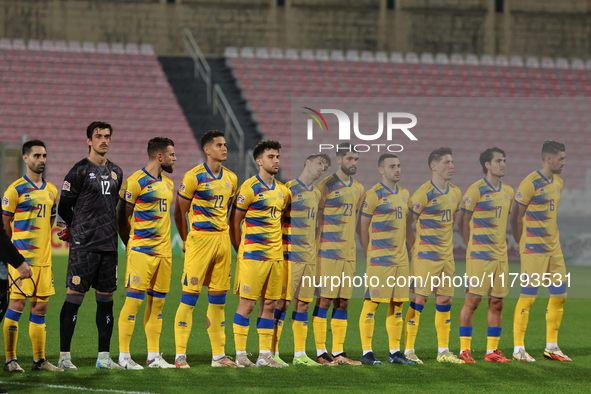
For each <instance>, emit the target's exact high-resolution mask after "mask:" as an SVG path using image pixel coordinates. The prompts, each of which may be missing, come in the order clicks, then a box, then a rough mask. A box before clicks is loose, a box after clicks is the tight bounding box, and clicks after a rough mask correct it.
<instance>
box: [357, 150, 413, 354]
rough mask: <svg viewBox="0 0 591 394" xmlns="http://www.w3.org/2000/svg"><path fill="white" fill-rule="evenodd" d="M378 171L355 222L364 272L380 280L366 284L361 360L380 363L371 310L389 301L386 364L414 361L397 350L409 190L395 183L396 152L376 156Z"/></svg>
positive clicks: (405, 271) (397, 170) (405, 268)
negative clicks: (379, 178) (374, 345)
mask: <svg viewBox="0 0 591 394" xmlns="http://www.w3.org/2000/svg"><path fill="white" fill-rule="evenodd" d="M378 171H379V173H380V175H382V181H381V182H379V183H378V184H377V185H375V186H374V187H372V188H371V189H369V190H368V191H367V193H366V194H365V197H364V200H363V205H362V209H361V216H359V222H358V224H357V235H358V236H359V242H360V243H361V246H362V247H363V249H364V250H365V251H366V252H367V271H366V276H367V277H369V278H372V277H376V278H378V279H379V282H378V283H376V282H370V283H369V286H368V287H367V290H366V293H365V296H364V301H363V309H362V311H361V316H360V317H359V333H360V335H361V345H362V346H363V357H362V358H361V363H362V364H366V365H382V364H383V363H382V362H381V361H379V360H377V359H376V358H375V356H374V353H373V350H372V337H373V332H374V325H375V320H374V317H375V313H376V311H377V310H378V307H379V306H380V303H385V304H387V305H388V315H387V317H386V330H387V332H388V339H389V345H390V356H389V357H388V362H389V363H396V364H416V362H415V361H411V360H409V359H407V358H406V357H405V356H404V354H402V353H401V352H400V338H401V337H402V328H403V325H404V322H403V320H402V303H403V302H404V301H408V283H407V278H408V271H409V270H408V254H407V251H406V218H407V216H408V200H409V199H410V194H409V192H408V190H406V189H405V188H403V187H402V186H399V185H398V182H399V181H400V176H401V166H400V160H399V159H398V156H396V155H395V154H392V153H384V154H383V155H381V156H380V158H379V159H378ZM398 278H400V279H398ZM393 279H394V280H396V281H394V280H393ZM402 279H403V280H404V282H403V281H402ZM388 281H390V282H388Z"/></svg>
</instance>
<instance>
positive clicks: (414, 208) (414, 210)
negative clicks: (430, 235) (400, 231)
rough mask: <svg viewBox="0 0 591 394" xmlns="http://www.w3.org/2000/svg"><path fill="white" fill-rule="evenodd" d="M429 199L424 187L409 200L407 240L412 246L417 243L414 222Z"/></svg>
mask: <svg viewBox="0 0 591 394" xmlns="http://www.w3.org/2000/svg"><path fill="white" fill-rule="evenodd" d="M428 202H429V200H428V199H427V194H426V193H425V192H424V191H423V188H420V189H419V190H417V191H416V192H415V193H414V194H413V195H412V197H411V198H410V199H409V200H408V216H407V217H406V242H408V244H409V246H410V247H411V248H412V247H413V246H414V244H415V240H416V237H415V231H414V230H413V229H412V224H413V223H414V222H416V221H417V220H419V217H420V216H421V213H422V212H423V209H425V205H427V203H428Z"/></svg>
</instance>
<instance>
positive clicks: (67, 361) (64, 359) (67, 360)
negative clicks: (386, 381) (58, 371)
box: [57, 354, 78, 371]
mask: <svg viewBox="0 0 591 394" xmlns="http://www.w3.org/2000/svg"><path fill="white" fill-rule="evenodd" d="M57 367H58V368H63V369H64V371H76V370H78V368H77V367H76V366H75V365H74V364H73V363H72V357H71V356H70V355H69V354H67V355H65V356H61V355H60V358H59V360H57Z"/></svg>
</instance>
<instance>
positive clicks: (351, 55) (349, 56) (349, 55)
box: [345, 50, 359, 62]
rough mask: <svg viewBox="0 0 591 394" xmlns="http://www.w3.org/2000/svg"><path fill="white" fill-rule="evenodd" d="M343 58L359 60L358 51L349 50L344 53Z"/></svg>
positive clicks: (352, 60) (350, 60) (351, 60)
mask: <svg viewBox="0 0 591 394" xmlns="http://www.w3.org/2000/svg"><path fill="white" fill-rule="evenodd" d="M345 60H347V61H349V62H358V61H359V51H354V50H349V51H347V53H346V55H345Z"/></svg>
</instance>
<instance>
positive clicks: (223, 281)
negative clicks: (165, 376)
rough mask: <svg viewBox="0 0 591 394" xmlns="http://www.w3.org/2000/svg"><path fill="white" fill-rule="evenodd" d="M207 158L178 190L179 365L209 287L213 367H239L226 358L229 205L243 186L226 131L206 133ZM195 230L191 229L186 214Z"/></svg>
mask: <svg viewBox="0 0 591 394" xmlns="http://www.w3.org/2000/svg"><path fill="white" fill-rule="evenodd" d="M201 148H202V149H203V151H204V152H205V155H206V156H207V161H206V162H205V163H203V164H200V165H198V166H197V167H195V168H193V169H192V170H190V171H188V172H187V173H186V174H185V177H184V179H183V183H182V184H181V187H180V189H179V191H178V197H177V199H176V201H177V202H176V206H175V211H174V212H175V223H176V226H177V229H178V230H179V234H180V236H181V239H182V240H183V242H184V245H185V265H184V272H183V276H182V286H183V295H182V298H181V303H180V305H179V307H178V309H177V312H176V317H175V322H174V327H175V328H174V330H175V331H174V332H175V342H176V353H177V354H176V360H175V364H176V366H177V368H189V364H188V363H187V355H186V352H187V342H188V341H189V335H190V334H191V327H192V325H193V308H194V307H195V304H196V303H197V298H198V297H199V294H200V293H201V289H202V287H203V286H207V288H208V291H207V293H208V301H209V306H208V308H207V332H208V333H209V341H210V343H211V350H212V354H213V358H212V361H211V366H212V367H233V368H235V367H236V364H235V363H234V362H233V361H232V360H230V358H229V357H226V354H225V345H226V333H225V327H226V315H225V311H224V309H225V306H226V292H227V291H228V289H229V288H230V269H231V265H232V249H231V247H232V246H231V243H230V235H229V230H228V229H229V226H228V224H227V221H228V220H227V218H228V209H229V208H230V207H231V204H232V199H233V198H234V194H235V192H236V188H237V187H238V178H237V177H236V175H235V174H234V173H233V172H232V171H230V170H228V169H227V168H226V167H224V166H223V165H222V163H223V162H224V161H226V160H227V158H228V148H227V144H226V138H225V134H224V133H223V132H222V131H219V130H211V131H208V132H207V133H205V134H204V135H203V137H201ZM187 212H188V213H189V222H190V225H191V231H190V232H189V233H188V234H187V219H186V214H187Z"/></svg>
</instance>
